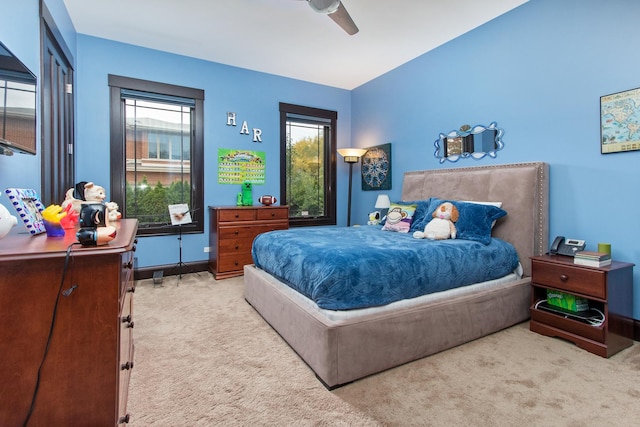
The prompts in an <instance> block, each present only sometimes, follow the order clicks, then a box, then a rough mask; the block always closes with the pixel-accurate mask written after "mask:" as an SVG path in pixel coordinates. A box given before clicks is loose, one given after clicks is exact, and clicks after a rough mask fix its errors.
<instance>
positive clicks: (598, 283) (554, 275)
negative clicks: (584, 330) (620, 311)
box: [531, 260, 607, 299]
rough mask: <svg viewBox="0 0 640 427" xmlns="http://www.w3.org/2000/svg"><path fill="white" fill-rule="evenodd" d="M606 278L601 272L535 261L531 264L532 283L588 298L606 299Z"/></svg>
mask: <svg viewBox="0 0 640 427" xmlns="http://www.w3.org/2000/svg"><path fill="white" fill-rule="evenodd" d="M606 277H607V276H606V274H605V272H604V271H602V270H596V269H591V268H582V267H579V266H574V265H571V266H564V265H559V264H551V263H543V262H537V261H535V260H534V261H533V262H532V263H531V281H532V282H533V283H536V284H540V285H544V286H549V287H551V288H554V289H558V290H561V291H568V292H570V293H579V294H582V295H586V296H589V297H595V298H600V299H606V298H607V291H606V289H607V287H606Z"/></svg>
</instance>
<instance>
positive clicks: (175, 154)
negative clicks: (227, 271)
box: [109, 76, 204, 234]
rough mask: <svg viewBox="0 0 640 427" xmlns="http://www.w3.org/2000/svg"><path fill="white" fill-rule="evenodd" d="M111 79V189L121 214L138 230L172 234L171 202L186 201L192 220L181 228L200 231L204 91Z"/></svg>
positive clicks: (202, 226)
mask: <svg viewBox="0 0 640 427" xmlns="http://www.w3.org/2000/svg"><path fill="white" fill-rule="evenodd" d="M109 84H110V86H111V90H112V93H111V96H112V99H111V103H112V118H111V126H112V129H111V135H112V140H111V145H112V152H111V155H112V162H111V163H112V178H111V181H112V191H111V192H112V198H113V199H114V200H115V201H117V202H118V204H119V205H120V210H121V211H122V213H123V216H124V217H126V218H137V219H138V222H139V230H140V231H139V234H168V233H174V232H176V229H175V227H173V226H171V218H170V216H169V210H168V206H169V205H173V204H179V203H186V204H187V205H188V206H189V208H190V210H191V212H192V215H191V216H192V219H193V223H192V224H190V225H184V226H182V227H184V228H183V232H189V231H191V232H202V231H203V228H204V224H203V214H202V211H203V209H202V206H203V191H202V182H203V178H202V171H203V156H202V152H203V138H202V101H203V99H204V94H203V92H202V91H200V90H197V89H190V88H182V87H179V86H171V85H164V84H162V83H154V82H146V81H140V80H135V79H128V78H124V77H117V76H109ZM113 165H119V167H117V168H113ZM123 189H124V191H122V190H123Z"/></svg>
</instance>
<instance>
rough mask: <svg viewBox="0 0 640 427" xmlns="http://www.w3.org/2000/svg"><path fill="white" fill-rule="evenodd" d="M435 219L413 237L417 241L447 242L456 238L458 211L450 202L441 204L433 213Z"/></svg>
mask: <svg viewBox="0 0 640 427" xmlns="http://www.w3.org/2000/svg"><path fill="white" fill-rule="evenodd" d="M432 216H433V219H432V220H431V221H429V222H428V223H427V225H426V226H425V227H424V231H416V232H414V233H413V237H414V238H416V239H429V240H445V239H455V238H456V233H457V231H456V225H455V222H456V221H458V216H459V213H458V209H457V208H456V207H455V206H454V205H453V203H450V202H444V203H442V204H440V206H438V207H437V208H436V210H435V211H433V215H432Z"/></svg>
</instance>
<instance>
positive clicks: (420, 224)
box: [404, 197, 440, 233]
mask: <svg viewBox="0 0 640 427" xmlns="http://www.w3.org/2000/svg"><path fill="white" fill-rule="evenodd" d="M433 199H434V198H433V197H429V198H428V199H426V200H416V201H414V202H404V203H413V204H415V205H416V206H417V207H416V213H415V214H413V222H412V223H411V228H410V229H409V231H410V232H411V233H413V232H414V231H424V227H425V226H426V225H427V223H428V222H429V221H431V218H432V216H431V215H432V214H433V211H434V210H435V209H436V206H433V208H432V207H431V201H432V200H433ZM436 200H438V201H439V199H436ZM439 204H440V203H438V205H439Z"/></svg>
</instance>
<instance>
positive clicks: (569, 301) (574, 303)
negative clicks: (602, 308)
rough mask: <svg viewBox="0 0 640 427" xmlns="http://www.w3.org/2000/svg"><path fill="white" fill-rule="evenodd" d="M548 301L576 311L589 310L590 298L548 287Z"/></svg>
mask: <svg viewBox="0 0 640 427" xmlns="http://www.w3.org/2000/svg"><path fill="white" fill-rule="evenodd" d="M547 303H548V304H550V305H554V306H556V307H560V308H564V309H567V310H570V311H575V312H578V311H587V310H589V300H587V299H584V298H579V297H576V296H575V295H572V294H568V293H566V292H560V291H556V290H555V289H547Z"/></svg>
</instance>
